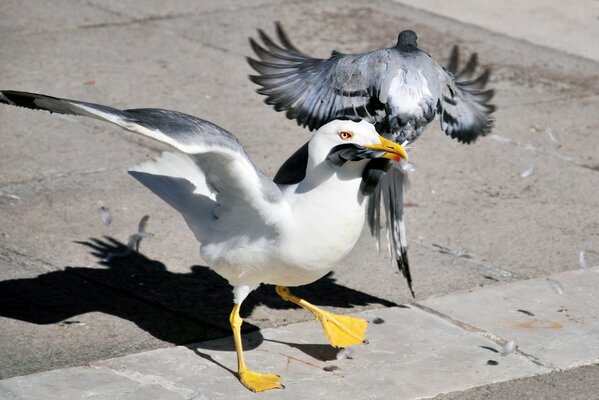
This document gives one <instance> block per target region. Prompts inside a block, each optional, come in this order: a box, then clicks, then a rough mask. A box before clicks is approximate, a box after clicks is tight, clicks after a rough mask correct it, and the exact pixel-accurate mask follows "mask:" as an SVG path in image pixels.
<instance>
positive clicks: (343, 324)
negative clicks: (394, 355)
mask: <svg viewBox="0 0 599 400" xmlns="http://www.w3.org/2000/svg"><path fill="white" fill-rule="evenodd" d="M276 290H277V294H278V295H279V296H281V297H282V298H283V300H286V301H290V302H292V303H294V304H297V305H298V306H300V307H302V308H304V309H306V310H308V311H310V312H311V313H312V314H314V316H315V317H316V319H318V320H319V321H320V323H321V324H322V329H323V330H324V333H325V335H326V336H327V338H328V339H329V343H331V346H333V347H348V346H352V345H355V344H361V343H367V342H366V340H365V336H366V328H367V327H368V322H366V321H365V320H363V319H361V318H355V317H348V316H346V315H338V314H333V313H330V312H328V311H324V310H321V309H320V308H318V307H316V306H314V305H312V304H310V303H308V302H307V301H305V300H303V299H301V298H299V297H297V296H294V295H293V294H291V291H290V290H289V288H287V287H284V286H277V288H276Z"/></svg>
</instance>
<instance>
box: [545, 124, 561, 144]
mask: <svg viewBox="0 0 599 400" xmlns="http://www.w3.org/2000/svg"><path fill="white" fill-rule="evenodd" d="M545 133H546V134H547V136H549V140H551V143H553V144H554V145H556V146H557V147H560V146H561V145H562V142H561V140H560V139H559V136H558V135H557V133H555V132H554V131H553V129H551V128H547V129H545Z"/></svg>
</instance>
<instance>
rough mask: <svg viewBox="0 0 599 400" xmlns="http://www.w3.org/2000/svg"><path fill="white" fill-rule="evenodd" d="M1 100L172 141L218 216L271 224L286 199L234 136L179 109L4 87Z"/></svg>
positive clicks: (221, 227) (215, 224) (163, 140)
mask: <svg viewBox="0 0 599 400" xmlns="http://www.w3.org/2000/svg"><path fill="white" fill-rule="evenodd" d="M0 103H4V104H11V105H15V106H21V107H27V108H31V109H39V110H47V111H50V112H55V113H60V114H71V115H83V116H86V117H91V118H96V119H99V120H103V121H107V122H111V123H113V124H116V125H118V126H120V127H122V128H124V129H127V130H129V131H132V132H135V133H139V134H142V135H144V136H147V137H150V138H152V139H155V140H158V141H160V142H163V143H166V144H168V145H170V146H172V147H174V148H175V149H177V150H179V151H181V152H183V153H186V154H188V155H189V156H190V157H191V158H192V160H193V162H194V163H195V164H196V165H197V167H198V168H199V170H201V173H203V174H204V176H205V182H206V184H207V187H209V188H210V190H211V191H212V192H213V193H214V194H215V199H216V202H217V203H218V207H217V208H216V209H215V210H214V213H215V214H218V213H219V212H220V213H222V212H223V211H224V210H229V209H234V208H242V209H252V210H254V211H255V212H256V213H257V214H259V215H261V216H263V218H262V219H263V222H264V223H266V224H270V223H272V222H273V221H271V220H270V218H271V217H272V218H275V217H276V216H278V215H279V212H278V211H279V209H280V206H281V203H282V199H283V197H282V194H281V191H280V189H279V188H278V186H277V185H276V184H274V183H273V182H272V181H271V180H269V179H268V178H266V177H265V176H264V175H263V174H262V172H260V171H259V170H258V169H257V168H256V167H255V166H254V164H253V163H252V161H251V160H250V158H249V156H248V155H247V153H246V152H245V150H244V149H243V147H242V146H241V144H240V143H239V141H238V140H237V138H236V137H235V136H233V134H231V133H230V132H228V131H226V130H224V129H222V128H220V127H218V126H216V125H214V124H212V123H210V122H208V121H204V120H202V119H199V118H196V117H193V116H191V115H187V114H183V113H180V112H176V111H169V110H162V109H154V108H145V109H130V110H119V109H116V108H112V107H108V106H103V105H99V104H93V103H85V102H81V101H76V100H68V99H60V98H57V97H51V96H46V95H42V94H35V93H26V92H15V91H0ZM190 180H191V181H193V179H192V178H190ZM224 221H225V218H221V219H219V220H218V221H215V222H214V224H213V225H214V228H215V229H226V227H225V226H222V225H223V224H222V223H223V222H224ZM231 229H233V227H231Z"/></svg>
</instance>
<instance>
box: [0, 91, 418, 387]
mask: <svg viewBox="0 0 599 400" xmlns="http://www.w3.org/2000/svg"><path fill="white" fill-rule="evenodd" d="M0 103H4V104H9V105H13V106H21V107H26V108H30V109H37V110H46V111H50V112H52V113H59V114H70V115H80V116H86V117H91V118H95V119H99V120H102V121H107V122H110V123H113V124H115V125H118V126H120V127H122V128H124V129H126V130H128V131H132V132H134V133H138V134H141V135H143V136H147V137H149V138H152V139H155V140H157V141H159V142H162V143H166V144H167V145H170V146H171V147H173V148H174V149H175V150H177V152H176V153H175V152H164V153H162V154H161V155H160V156H159V157H158V158H157V159H154V160H149V161H146V162H144V163H142V164H140V165H138V166H136V167H133V168H131V169H130V171H129V173H130V174H131V175H132V176H133V177H134V178H135V179H137V180H138V181H139V182H141V183H142V184H143V185H145V186H146V187H147V188H148V189H150V190H151V191H152V192H153V193H155V194H156V195H158V196H159V197H160V198H161V199H163V200H164V201H165V202H166V203H168V204H169V205H170V206H172V207H173V208H174V209H175V210H177V211H178V212H179V213H180V214H181V215H182V216H183V218H184V220H185V222H186V223H187V225H188V226H189V228H190V229H191V231H192V232H193V234H194V235H195V237H196V239H197V240H198V241H199V242H200V255H201V257H202V258H203V259H204V260H205V261H206V262H207V263H209V265H210V267H211V268H212V269H213V270H214V271H215V272H216V273H218V274H219V275H221V276H223V277H224V278H225V279H227V280H228V281H229V283H230V284H231V285H232V286H233V295H234V306H233V310H232V311H231V314H230V317H229V320H230V324H231V328H232V331H233V338H234V342H235V349H236V352H237V361H238V377H239V380H240V381H241V383H242V384H243V385H244V386H245V387H247V388H248V389H250V390H252V391H256V392H260V391H264V390H268V389H275V388H281V387H282V385H281V379H280V377H279V376H278V375H274V374H265V373H259V372H255V371H252V370H250V369H249V368H248V367H247V364H246V362H245V359H244V355H243V348H242V342H241V325H242V323H243V320H242V319H241V317H240V315H239V310H240V307H241V304H242V302H243V301H244V299H245V298H246V297H247V296H248V295H249V293H250V292H251V291H252V290H254V289H256V288H257V287H258V286H259V285H260V284H261V283H267V284H272V285H275V286H276V292H277V293H278V294H279V295H280V296H281V297H282V298H283V299H284V300H286V301H289V302H292V303H295V304H297V305H299V306H300V307H302V308H304V309H306V310H308V311H309V312H311V313H312V314H313V315H314V316H315V317H316V319H317V320H319V321H320V322H321V324H322V327H323V330H324V333H325V335H326V336H327V338H328V340H329V342H330V344H331V345H332V346H335V347H341V348H344V347H347V346H351V345H356V344H360V343H363V342H364V340H365V339H364V338H365V332H366V328H367V322H366V321H365V320H363V319H360V318H355V317H351V316H344V315H336V314H332V313H330V312H327V311H325V310H322V309H319V308H317V307H315V306H314V305H312V304H310V303H309V302H307V301H306V300H304V299H301V298H299V297H297V296H295V295H294V294H292V292H291V290H290V289H289V287H294V286H299V285H305V284H308V283H311V282H314V281H316V280H317V279H319V278H321V277H322V276H324V275H326V274H327V273H329V272H330V271H331V269H332V267H333V266H334V265H335V264H336V263H338V262H339V261H340V260H341V259H342V258H344V257H345V256H346V255H347V254H348V253H349V252H350V250H351V249H352V248H353V247H354V245H355V244H356V242H357V240H358V238H359V236H360V232H361V231H362V228H363V226H364V223H365V219H366V213H365V201H364V200H365V198H364V195H363V194H362V193H361V192H360V182H361V177H362V174H363V171H364V168H365V167H366V165H367V164H368V162H369V160H372V159H385V160H390V161H392V162H402V161H405V160H407V154H406V151H405V149H404V148H403V147H402V146H401V145H399V144H397V143H396V142H393V141H391V140H388V139H386V138H384V137H382V136H380V135H379V134H378V133H377V132H376V130H375V128H374V126H373V125H372V124H370V123H368V122H366V121H361V122H354V121H349V120H334V121H331V122H329V123H327V124H324V125H323V126H321V127H320V128H319V129H318V130H316V132H315V133H314V134H313V136H312V138H311V139H310V141H309V142H308V149H307V150H308V151H307V165H306V168H305V170H304V172H305V176H304V178H303V179H302V180H301V181H300V182H297V183H293V184H277V183H275V182H273V181H272V180H270V179H268V178H267V177H266V176H265V175H264V174H263V173H262V172H260V170H258V168H256V166H255V165H254V163H253V162H252V161H251V159H250V157H249V156H248V154H247V153H246V151H245V150H244V148H243V147H242V145H241V143H240V142H239V140H238V139H237V138H236V137H235V136H234V135H233V134H231V133H230V132H228V131H226V130H225V129H223V128H221V127H219V126H217V125H215V124H213V123H211V122H208V121H205V120H202V119H199V118H196V117H193V116H191V115H187V114H183V113H180V112H177V111H170V110H164V109H156V108H142V109H129V110H119V109H116V108H112V107H108V106H104V105H100V104H93V103H86V102H82V101H76V100H68V99H61V98H57V97H51V96H47V95H43V94H35V93H27V92H18V91H0Z"/></svg>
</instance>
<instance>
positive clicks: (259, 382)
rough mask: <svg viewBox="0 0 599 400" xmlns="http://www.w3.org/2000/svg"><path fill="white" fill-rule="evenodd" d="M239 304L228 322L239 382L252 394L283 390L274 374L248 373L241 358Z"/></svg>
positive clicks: (279, 379)
mask: <svg viewBox="0 0 599 400" xmlns="http://www.w3.org/2000/svg"><path fill="white" fill-rule="evenodd" d="M239 306H240V304H235V306H234V307H233V311H231V316H230V317H229V321H230V322H231V328H232V329H233V339H234V340H235V350H236V351H237V366H238V370H237V371H238V375H239V380H240V381H241V383H242V384H243V386H245V387H246V388H248V389H250V390H251V391H252V392H263V391H265V390H269V389H283V388H284V386H283V385H282V384H281V378H280V377H279V376H278V375H274V374H263V373H260V372H254V371H250V370H249V369H248V368H247V366H246V364H245V359H244V357H243V347H242V344H241V324H242V323H243V319H241V317H240V316H239Z"/></svg>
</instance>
